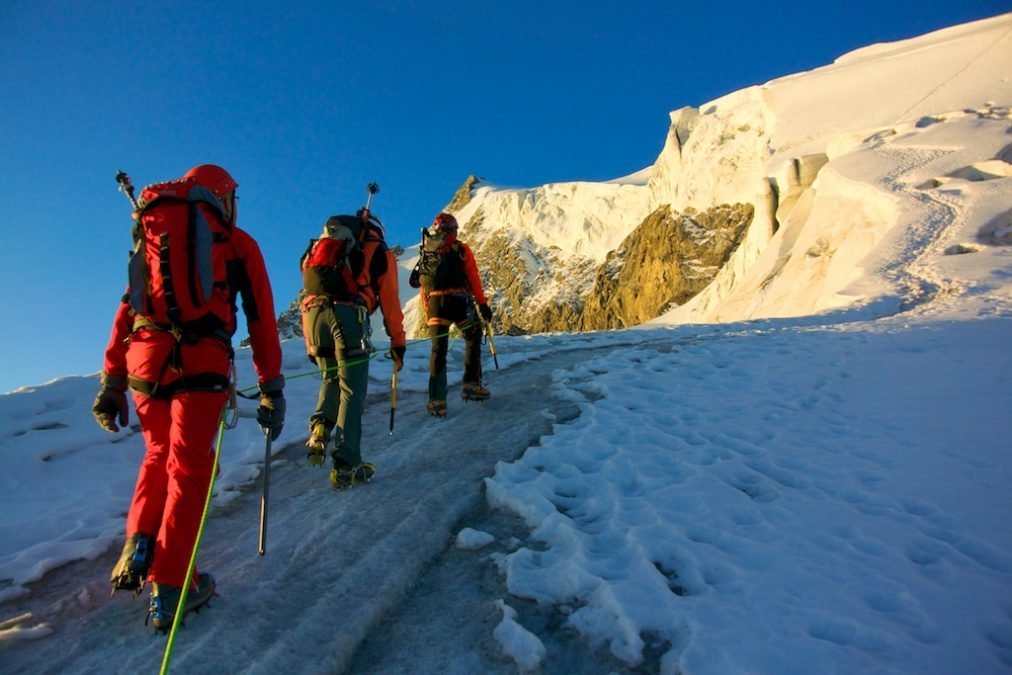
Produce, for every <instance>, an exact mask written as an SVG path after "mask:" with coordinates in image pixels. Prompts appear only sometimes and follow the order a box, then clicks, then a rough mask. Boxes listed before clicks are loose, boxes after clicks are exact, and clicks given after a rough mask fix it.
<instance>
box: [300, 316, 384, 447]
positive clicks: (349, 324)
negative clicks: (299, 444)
mask: <svg viewBox="0 0 1012 675" xmlns="http://www.w3.org/2000/svg"><path fill="white" fill-rule="evenodd" d="M365 321H368V317H367V315H366V313H365V309H364V308H362V307H359V306H357V305H326V306H323V307H311V308H310V309H308V310H306V318H305V322H304V325H305V326H306V341H307V343H308V344H309V346H310V348H311V349H312V351H313V353H314V354H315V358H316V365H317V366H319V367H320V374H321V377H322V381H321V382H320V394H319V396H318V397H317V400H316V410H315V411H314V412H313V415H312V416H311V417H310V418H309V426H310V429H312V426H313V423H314V422H317V421H321V420H322V421H324V422H325V423H326V424H328V425H329V426H332V427H335V426H336V429H335V440H336V444H337V448H336V449H335V450H334V453H333V454H334V457H335V458H337V459H339V460H343V461H344V462H347V463H348V464H350V465H351V466H355V465H356V464H359V463H361V462H362V450H361V447H362V410H363V409H364V408H365V396H366V388H367V387H368V384H369V352H367V351H366V350H365V349H363V346H362V333H363V324H364V322H365Z"/></svg>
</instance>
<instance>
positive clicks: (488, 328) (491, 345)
mask: <svg viewBox="0 0 1012 675" xmlns="http://www.w3.org/2000/svg"><path fill="white" fill-rule="evenodd" d="M485 333H487V334H488V348H489V349H490V350H491V351H492V360H493V361H494V362H495V369H496V370H499V357H498V356H496V355H495V340H493V339H492V324H490V323H486V324H485Z"/></svg>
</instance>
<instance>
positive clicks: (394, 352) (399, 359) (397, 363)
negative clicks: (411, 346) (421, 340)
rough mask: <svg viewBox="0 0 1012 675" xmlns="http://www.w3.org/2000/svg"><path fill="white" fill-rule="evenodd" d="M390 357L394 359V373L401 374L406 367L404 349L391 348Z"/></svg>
mask: <svg viewBox="0 0 1012 675" xmlns="http://www.w3.org/2000/svg"><path fill="white" fill-rule="evenodd" d="M390 355H391V356H392V357H393V359H394V372H395V373H396V372H399V371H400V369H401V368H403V367H404V347H391V348H390Z"/></svg>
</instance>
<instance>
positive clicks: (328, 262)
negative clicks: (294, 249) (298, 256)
mask: <svg viewBox="0 0 1012 675" xmlns="http://www.w3.org/2000/svg"><path fill="white" fill-rule="evenodd" d="M324 229H325V233H326V234H325V235H324V236H321V237H320V238H319V239H311V240H310V241H309V246H308V247H307V248H306V252H305V253H304V254H303V256H302V261H301V268H302V288H303V290H304V291H305V296H306V298H307V299H312V298H315V297H318V296H328V297H329V298H331V299H333V300H354V299H355V298H357V297H358V294H359V290H360V289H359V287H358V283H357V281H356V277H357V274H356V272H355V269H354V267H355V265H354V260H353V259H354V258H355V257H356V254H358V255H359V256H360V255H361V251H360V247H359V245H358V239H359V236H360V235H361V232H362V219H361V218H358V217H357V216H332V217H331V218H329V219H328V220H327V225H326V227H325V228H324Z"/></svg>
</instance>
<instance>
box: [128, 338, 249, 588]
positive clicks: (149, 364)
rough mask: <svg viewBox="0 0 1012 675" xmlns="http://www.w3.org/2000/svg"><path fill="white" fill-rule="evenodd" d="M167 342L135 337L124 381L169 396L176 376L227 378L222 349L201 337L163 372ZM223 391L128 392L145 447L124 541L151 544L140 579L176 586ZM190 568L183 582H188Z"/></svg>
mask: <svg viewBox="0 0 1012 675" xmlns="http://www.w3.org/2000/svg"><path fill="white" fill-rule="evenodd" d="M174 346H175V338H173V337H172V335H171V334H166V333H164V332H156V331H140V332H138V333H135V334H134V335H133V336H132V337H131V340H130V346H129V347H128V349H127V370H128V372H129V373H130V375H131V376H132V377H136V378H139V379H142V380H145V381H147V382H154V381H156V380H157V381H159V384H160V385H161V387H162V388H163V390H171V385H172V383H173V382H176V381H177V380H179V378H180V377H186V376H193V375H201V376H206V375H208V374H215V375H224V376H226V377H227V374H228V372H229V369H230V367H231V362H230V354H229V349H228V346H227V345H225V344H224V343H222V342H221V341H220V340H216V339H213V338H204V339H201V340H199V341H198V342H196V343H195V344H186V343H183V344H182V345H180V347H179V350H180V352H179V366H180V367H179V368H172V367H169V368H166V367H164V366H165V364H166V363H167V362H168V361H167V359H169V358H170V357H171V353H172V349H173V347H174ZM227 399H228V392H227V391H199V390H198V391H180V392H177V393H173V394H170V395H168V396H167V397H164V396H161V395H158V396H154V397H152V396H147V395H145V394H143V393H140V392H138V391H137V390H134V392H133V401H134V407H135V408H136V410H137V419H138V421H139V422H140V425H141V432H142V434H143V436H144V444H145V447H146V450H145V453H144V459H143V460H142V461H141V467H140V471H139V472H138V474H137V486H136V487H135V488H134V495H133V500H132V502H131V504H130V511H129V512H128V514H127V522H126V533H127V537H130V536H132V535H133V534H136V533H143V534H148V535H151V536H153V537H154V538H155V549H154V555H153V557H152V563H151V568H150V570H149V573H148V580H149V581H152V582H156V583H159V584H165V585H169V586H176V587H182V585H183V582H184V580H185V578H186V568H187V567H188V566H189V564H190V556H191V555H192V554H193V546H194V543H195V540H196V538H197V530H198V529H199V528H200V519H201V516H202V515H203V511H204V502H205V501H206V499H207V491H208V488H209V486H210V482H211V471H212V470H213V467H214V443H215V441H216V434H217V431H218V425H219V423H220V421H221V412H222V409H223V408H224V405H225V402H226V401H227ZM196 574H197V572H196V569H194V576H193V578H192V579H191V582H192V583H195V581H196Z"/></svg>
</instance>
